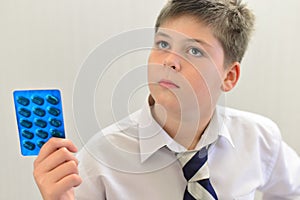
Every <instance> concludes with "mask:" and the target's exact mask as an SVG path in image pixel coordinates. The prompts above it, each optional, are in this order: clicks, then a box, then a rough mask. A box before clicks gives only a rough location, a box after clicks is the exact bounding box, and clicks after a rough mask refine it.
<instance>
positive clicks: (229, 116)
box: [221, 107, 278, 128]
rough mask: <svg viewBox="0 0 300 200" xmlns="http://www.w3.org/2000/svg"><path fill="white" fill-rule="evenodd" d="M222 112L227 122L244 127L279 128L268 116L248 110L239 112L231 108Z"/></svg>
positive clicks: (225, 108)
mask: <svg viewBox="0 0 300 200" xmlns="http://www.w3.org/2000/svg"><path fill="white" fill-rule="evenodd" d="M222 109H223V110H224V111H223V112H221V114H222V115H223V116H222V117H224V119H225V120H226V121H227V122H234V123H236V124H239V123H241V124H242V125H252V126H262V127H266V128H278V127H277V124H276V123H275V122H274V121H273V120H272V119H270V118H269V117H267V116H264V115H262V114H258V113H254V112H249V111H246V110H239V109H236V108H231V107H224V108H222Z"/></svg>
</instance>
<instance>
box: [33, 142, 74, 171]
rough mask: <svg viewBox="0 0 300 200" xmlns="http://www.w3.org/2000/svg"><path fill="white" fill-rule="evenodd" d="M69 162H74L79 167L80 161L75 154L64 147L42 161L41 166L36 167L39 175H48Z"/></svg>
mask: <svg viewBox="0 0 300 200" xmlns="http://www.w3.org/2000/svg"><path fill="white" fill-rule="evenodd" d="M68 161H73V162H75V164H76V165H78V160H77V158H76V157H75V156H74V155H73V153H72V152H70V151H69V150H68V149H67V148H65V147H62V148H60V149H58V150H57V151H55V152H53V153H52V154H51V155H49V156H48V157H47V159H44V160H43V161H41V162H40V163H39V165H37V166H36V167H35V170H36V171H37V172H38V173H47V172H50V171H52V170H53V169H54V168H56V167H58V166H60V165H61V164H63V163H65V162H68Z"/></svg>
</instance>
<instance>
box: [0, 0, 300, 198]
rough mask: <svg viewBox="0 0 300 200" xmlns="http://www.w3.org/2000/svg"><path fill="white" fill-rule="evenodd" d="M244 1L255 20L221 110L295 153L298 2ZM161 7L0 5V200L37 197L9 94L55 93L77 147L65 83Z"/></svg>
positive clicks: (134, 0)
mask: <svg viewBox="0 0 300 200" xmlns="http://www.w3.org/2000/svg"><path fill="white" fill-rule="evenodd" d="M248 2H249V5H250V7H252V9H253V10H254V12H255V13H256V15H257V26H256V33H255V35H254V38H253V40H252V42H251V44H250V48H249V51H248V52H247V55H246V57H245V60H244V62H243V63H242V64H243V65H242V77H241V81H240V83H239V85H238V87H237V88H236V89H235V90H234V91H233V92H231V94H228V95H227V96H226V104H227V105H230V106H233V107H235V108H240V109H244V110H249V111H253V112H257V113H260V114H263V115H266V116H268V117H270V118H272V119H273V120H274V121H275V122H277V123H278V125H279V127H280V128H281V130H282V135H283V138H284V140H285V141H286V142H287V143H288V144H290V145H291V146H292V147H293V148H294V149H295V150H296V151H297V152H298V153H300V142H299V141H300V136H299V132H298V124H299V122H300V103H299V102H300V92H299V91H298V90H297V89H298V86H299V85H300V79H299V78H298V76H299V75H300V59H299V55H298V54H299V50H298V48H299V46H300V37H299V35H300V25H299V24H300V13H299V10H300V1H297V0H285V1H280V0H264V1H261V0H248ZM164 3H165V1H160V0H151V1H149V0H122V1H120V0H110V1H101V0H85V1H80V0H65V1H61V0H51V1H37V0H27V1H21V0H15V1H8V0H6V1H5V0H0V125H1V133H0V134H1V136H2V138H1V139H0V150H1V153H2V155H1V165H0V166H1V168H0V169H1V171H0V178H1V179H0V199H1V200H2V199H3V200H4V199H5V200H6V199H10V200H18V199H31V200H35V199H40V198H41V197H40V195H39V193H38V190H37V188H36V186H35V184H34V181H33V178H32V170H33V168H32V163H33V160H34V158H33V157H22V156H21V154H20V149H19V146H18V145H19V144H18V134H17V127H16V122H15V115H14V106H13V101H12V91H13V90H15V89H30V88H60V89H61V91H62V94H63V106H64V118H65V124H66V131H67V136H68V138H70V139H73V140H74V141H75V143H76V144H77V145H78V146H81V142H80V140H79V138H78V135H77V132H76V128H75V125H74V121H73V116H72V115H73V113H72V90H73V83H74V81H75V78H76V75H77V73H78V70H79V69H80V66H81V64H82V63H83V61H84V60H85V58H86V57H87V56H88V54H89V53H90V51H91V50H93V49H94V48H95V47H96V46H97V45H98V44H99V43H101V42H103V41H104V40H106V39H108V38H109V37H111V36H112V35H116V34H118V33H120V32H122V31H126V30H130V29H134V28H141V27H152V26H153V24H154V21H155V18H156V16H157V14H158V12H159V10H160V8H161V7H162V5H163V4H164ZM146 57H147V56H146V54H145V53H143V52H142V53H141V56H138V58H135V59H134V58H130V59H124V61H123V62H124V63H126V62H127V63H129V64H131V65H132V64H133V63H134V65H140V64H145V63H146V60H145V59H146ZM129 60H130V61H129ZM140 96H142V95H140ZM140 99H141V101H143V100H144V99H143V98H140ZM107 112H108V113H107V114H108V116H109V110H107ZM110 120H111V119H110V118H109V117H108V119H107V123H108V122H109V121H110Z"/></svg>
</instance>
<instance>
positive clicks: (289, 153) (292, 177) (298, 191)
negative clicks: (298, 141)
mask: <svg viewBox="0 0 300 200" xmlns="http://www.w3.org/2000/svg"><path fill="white" fill-rule="evenodd" d="M276 152H278V153H276ZM274 154H276V155H277V159H276V162H275V163H274V166H273V168H272V172H271V174H270V177H269V180H268V181H267V183H266V184H265V186H264V187H263V188H261V191H262V192H263V194H264V195H263V199H264V200H300V157H299V155H297V153H296V152H295V151H294V150H293V149H292V148H290V147H289V146H288V145H287V144H286V143H285V142H283V141H282V142H281V143H280V145H279V149H277V151H274Z"/></svg>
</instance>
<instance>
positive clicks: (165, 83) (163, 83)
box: [158, 79, 179, 89]
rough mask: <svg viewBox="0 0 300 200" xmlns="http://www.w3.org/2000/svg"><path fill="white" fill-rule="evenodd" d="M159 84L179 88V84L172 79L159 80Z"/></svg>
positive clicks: (169, 87)
mask: <svg viewBox="0 0 300 200" xmlns="http://www.w3.org/2000/svg"><path fill="white" fill-rule="evenodd" d="M158 84H159V85H160V86H162V87H165V88H168V89H173V88H179V86H178V85H176V84H175V83H173V82H172V81H170V80H166V79H162V80H160V81H159V82H158Z"/></svg>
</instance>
